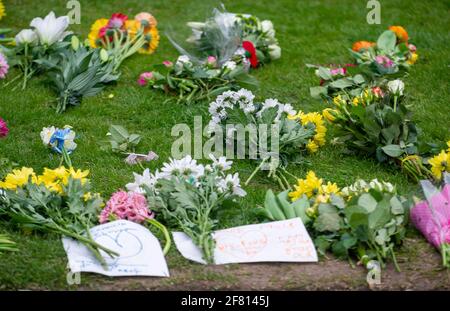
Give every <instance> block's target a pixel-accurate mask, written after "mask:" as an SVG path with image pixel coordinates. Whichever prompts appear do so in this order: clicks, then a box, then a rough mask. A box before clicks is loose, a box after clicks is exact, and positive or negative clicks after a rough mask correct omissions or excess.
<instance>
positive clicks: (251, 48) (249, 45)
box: [242, 41, 259, 68]
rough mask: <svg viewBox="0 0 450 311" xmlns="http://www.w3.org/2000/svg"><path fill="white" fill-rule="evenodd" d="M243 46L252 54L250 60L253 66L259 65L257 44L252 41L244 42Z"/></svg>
mask: <svg viewBox="0 0 450 311" xmlns="http://www.w3.org/2000/svg"><path fill="white" fill-rule="evenodd" d="M242 47H243V48H244V49H245V50H246V51H247V52H248V53H249V54H250V57H249V60H250V64H251V65H252V67H253V68H256V67H258V64H259V62H258V57H257V56H256V49H255V46H254V45H253V43H252V42H251V41H244V42H242Z"/></svg>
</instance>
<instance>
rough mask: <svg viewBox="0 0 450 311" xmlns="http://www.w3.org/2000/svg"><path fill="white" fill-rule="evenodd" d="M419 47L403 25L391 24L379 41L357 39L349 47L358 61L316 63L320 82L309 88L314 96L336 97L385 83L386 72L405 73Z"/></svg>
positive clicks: (315, 67)
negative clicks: (411, 40) (353, 62)
mask: <svg viewBox="0 0 450 311" xmlns="http://www.w3.org/2000/svg"><path fill="white" fill-rule="evenodd" d="M416 50H417V48H416V47H415V46H414V45H413V44H409V43H408V33H407V32H406V30H405V29H404V28H403V27H401V26H391V27H390V28H389V30H386V31H385V32H383V33H382V34H381V35H380V37H379V38H378V40H377V42H376V43H375V42H368V41H358V42H356V43H354V44H353V47H352V49H351V50H350V52H351V54H352V56H353V57H354V58H355V62H356V64H346V65H344V66H342V65H332V66H329V67H327V66H316V65H308V67H312V68H314V69H315V73H316V75H317V76H318V77H319V78H320V86H316V87H312V88H311V89H310V91H311V96H313V97H315V98H321V97H325V98H333V97H335V96H337V95H346V94H350V95H352V96H357V95H359V94H360V93H361V92H362V91H363V90H364V89H366V88H371V87H376V86H378V85H380V84H382V80H383V79H385V78H386V77H387V76H391V77H393V78H395V77H397V76H399V75H401V74H402V69H404V70H407V69H408V68H409V67H410V66H411V65H413V64H414V63H415V62H416V61H417V59H418V54H417V51H416Z"/></svg>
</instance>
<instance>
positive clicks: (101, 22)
mask: <svg viewBox="0 0 450 311" xmlns="http://www.w3.org/2000/svg"><path fill="white" fill-rule="evenodd" d="M106 25H108V19H106V18H100V19H97V20H96V21H95V22H94V24H92V26H91V32H90V33H89V35H88V40H89V44H90V46H91V47H92V48H97V47H100V45H99V44H98V40H99V39H100V37H99V33H100V29H102V28H103V27H106Z"/></svg>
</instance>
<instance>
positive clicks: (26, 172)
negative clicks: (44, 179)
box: [0, 167, 36, 190]
mask: <svg viewBox="0 0 450 311" xmlns="http://www.w3.org/2000/svg"><path fill="white" fill-rule="evenodd" d="M30 178H31V181H32V182H36V175H35V173H34V171H33V169H32V168H29V167H22V168H21V169H20V170H19V169H15V170H13V171H12V173H10V174H8V175H6V177H5V179H4V181H2V182H0V188H2V189H8V190H16V189H17V187H22V186H24V185H26V184H27V183H28V181H29V180H30Z"/></svg>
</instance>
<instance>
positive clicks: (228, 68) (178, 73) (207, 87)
mask: <svg viewBox="0 0 450 311" xmlns="http://www.w3.org/2000/svg"><path fill="white" fill-rule="evenodd" d="M247 71H248V66H247V65H246V63H245V57H243V56H242V55H235V56H233V57H232V58H231V59H229V60H228V61H226V62H225V63H223V64H220V63H219V62H218V59H217V57H215V56H210V57H208V58H207V59H206V60H205V61H201V62H198V61H197V62H196V61H194V60H193V59H191V58H190V57H189V56H187V55H182V56H180V57H178V59H177V61H176V62H175V64H174V63H173V62H170V61H164V62H163V64H162V65H155V66H153V71H150V72H144V73H142V74H141V75H140V77H139V80H138V83H139V85H141V86H147V85H148V86H150V87H151V88H153V89H159V90H162V91H164V92H166V93H172V94H174V95H177V96H178V101H177V102H178V103H180V102H182V103H186V104H190V103H194V102H198V101H201V100H203V99H208V100H210V99H211V98H213V97H215V96H217V95H219V94H220V93H222V92H224V91H227V90H238V89H239V88H241V87H246V88H252V89H254V88H256V87H257V86H258V82H257V81H256V79H255V78H253V77H252V76H250V75H249V74H248V72H247Z"/></svg>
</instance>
